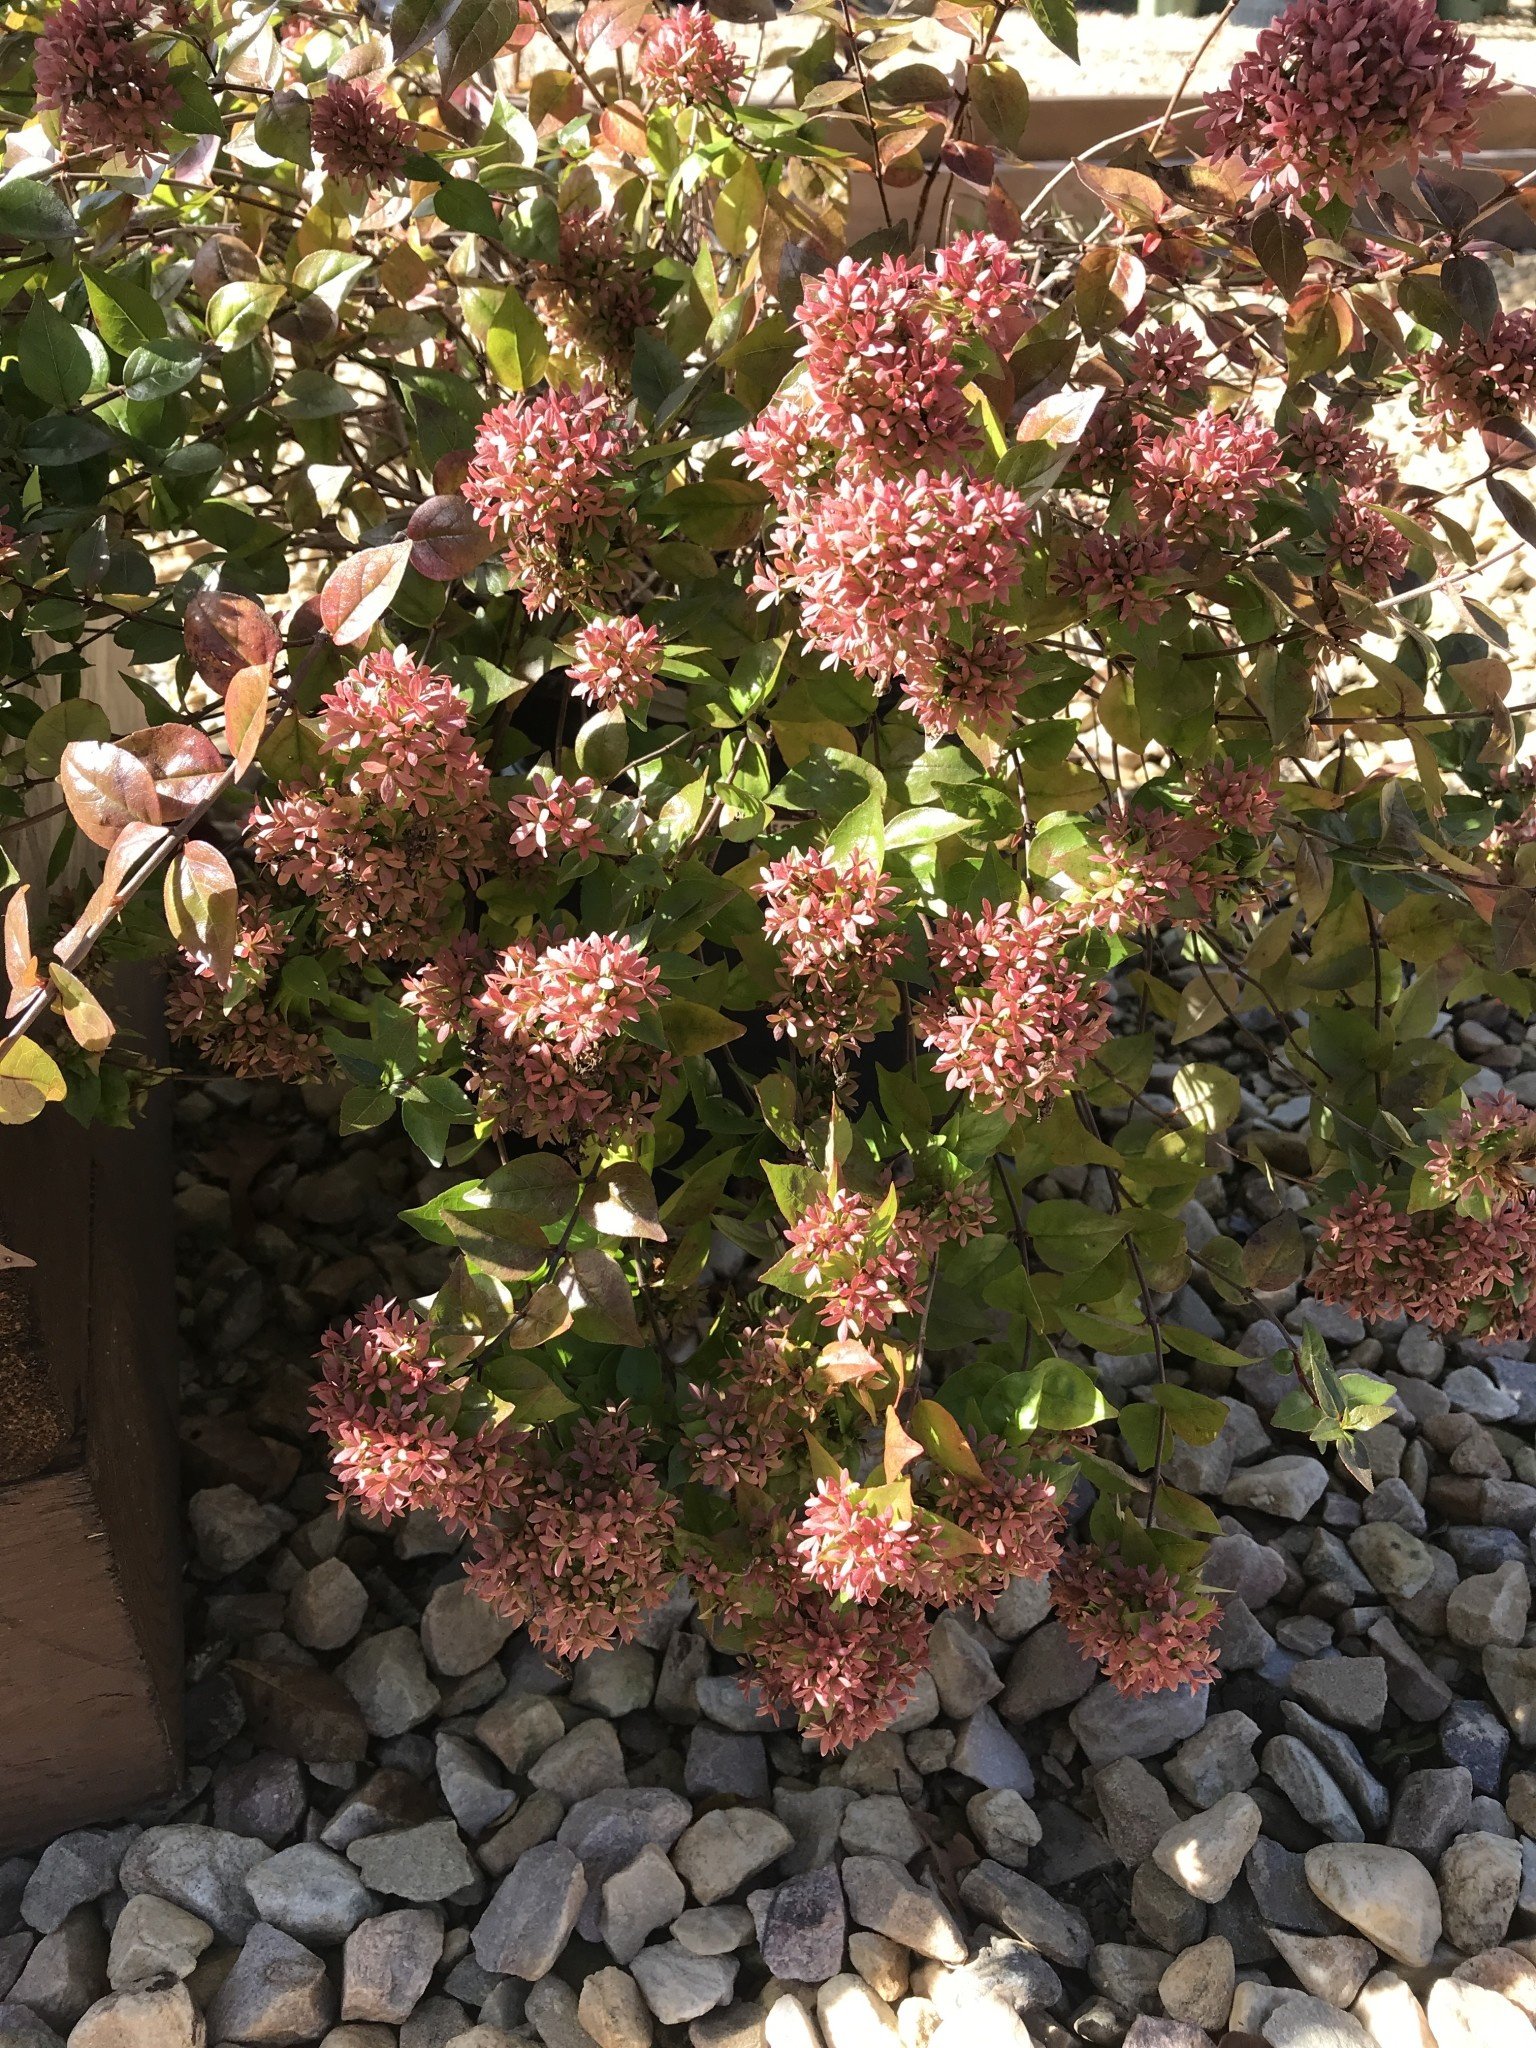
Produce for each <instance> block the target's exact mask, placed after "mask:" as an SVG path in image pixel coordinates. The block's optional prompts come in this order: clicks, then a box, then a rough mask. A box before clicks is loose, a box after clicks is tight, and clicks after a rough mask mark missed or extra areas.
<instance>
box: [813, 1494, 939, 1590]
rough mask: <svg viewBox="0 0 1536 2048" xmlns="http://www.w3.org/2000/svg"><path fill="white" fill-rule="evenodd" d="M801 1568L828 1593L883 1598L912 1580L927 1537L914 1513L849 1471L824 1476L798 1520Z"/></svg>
mask: <svg viewBox="0 0 1536 2048" xmlns="http://www.w3.org/2000/svg"><path fill="white" fill-rule="evenodd" d="M797 1529H798V1540H797V1542H796V1544H795V1550H796V1553H797V1554H798V1556H799V1558H800V1569H801V1570H802V1571H803V1572H804V1573H805V1574H806V1576H807V1577H808V1578H812V1579H814V1580H815V1581H816V1583H817V1585H818V1586H821V1587H823V1588H824V1589H825V1591H827V1592H828V1593H833V1594H837V1595H839V1596H844V1597H846V1598H848V1599H852V1600H862V1601H870V1600H877V1599H878V1598H879V1597H880V1595H881V1593H882V1592H884V1590H885V1588H886V1587H887V1586H900V1585H902V1584H904V1583H905V1582H907V1581H908V1580H909V1579H910V1578H911V1576H912V1574H913V1571H914V1568H915V1567H916V1566H917V1564H918V1562H919V1560H920V1557H921V1554H922V1544H923V1539H922V1536H921V1534H920V1532H919V1530H918V1529H917V1528H916V1526H915V1525H914V1523H913V1519H912V1515H911V1513H910V1512H908V1511H904V1510H902V1509H901V1508H899V1507H897V1506H896V1505H894V1504H893V1503H892V1502H891V1501H889V1500H880V1499H879V1498H878V1497H877V1496H876V1495H875V1494H874V1493H873V1491H872V1490H871V1489H870V1488H867V1487H861V1486H856V1485H854V1484H853V1482H852V1481H851V1480H850V1479H849V1477H848V1474H847V1473H846V1472H840V1473H839V1474H838V1475H837V1476H836V1477H835V1478H832V1479H821V1480H818V1481H817V1483H816V1491H815V1493H813V1494H812V1496H811V1498H810V1499H809V1500H808V1501H807V1502H806V1504H805V1507H804V1509H803V1510H802V1512H801V1516H800V1521H799V1523H798V1524H797Z"/></svg>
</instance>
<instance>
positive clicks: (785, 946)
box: [755, 847, 902, 1056]
mask: <svg viewBox="0 0 1536 2048" xmlns="http://www.w3.org/2000/svg"><path fill="white" fill-rule="evenodd" d="M755 887H756V889H757V893H758V894H759V895H760V896H761V897H762V898H763V902H764V906H765V908H764V916H763V927H764V930H765V931H766V932H767V934H768V937H769V938H770V940H772V942H773V943H774V945H775V946H776V947H777V948H778V950H779V954H780V958H781V966H780V969H779V986H780V989H781V991H782V993H783V996H784V1002H783V1005H782V1007H781V1008H780V1009H778V1010H777V1011H775V1012H774V1013H773V1014H772V1015H771V1016H770V1018H769V1022H770V1024H771V1025H772V1026H773V1031H774V1035H775V1037H778V1038H792V1039H794V1040H795V1041H796V1043H797V1044H800V1045H803V1046H804V1047H806V1049H807V1050H809V1051H811V1052H814V1053H820V1054H823V1055H828V1056H830V1055H832V1054H835V1053H838V1052H841V1051H844V1050H845V1049H846V1048H847V1047H849V1046H851V1045H854V1044H857V1043H858V1042H859V1041H860V1040H862V1039H867V1038H870V1037H872V1036H873V1035H874V1031H875V1027H876V1023H877V1021H878V1014H879V992H880V983H881V980H882V978H883V977H884V976H885V974H886V973H887V972H888V971H889V969H890V967H891V965H892V963H893V962H894V961H895V960H896V958H897V957H898V955H899V954H900V952H901V947H902V939H901V934H900V932H899V931H897V930H896V929H895V928H894V920H893V919H892V917H891V913H890V907H891V905H892V904H893V903H895V902H896V901H897V900H898V898H899V897H900V894H901V891H900V890H899V889H898V888H897V887H896V885H895V884H894V883H893V882H890V881H887V880H886V878H885V877H884V876H883V875H882V874H881V873H880V871H879V869H878V868H877V867H876V866H875V865H874V863H873V861H871V859H870V858H869V856H868V855H867V854H865V853H861V852H858V851H855V852H852V853H849V854H845V855H843V856H841V857H839V856H837V855H834V854H830V853H828V852H826V851H825V850H824V849H822V848H820V847H810V848H808V849H807V850H806V851H804V852H800V853H788V854H785V855H784V857H783V858H782V859H781V860H776V861H771V862H770V863H769V864H768V866H767V867H765V868H764V870H763V872H762V874H761V876H760V877H759V879H758V881H757V883H756V884H755Z"/></svg>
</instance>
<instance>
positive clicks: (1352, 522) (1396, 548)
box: [1327, 497, 1411, 597]
mask: <svg viewBox="0 0 1536 2048" xmlns="http://www.w3.org/2000/svg"><path fill="white" fill-rule="evenodd" d="M1327 549H1328V564H1329V567H1330V569H1332V570H1333V571H1334V572H1335V573H1339V572H1342V573H1343V574H1344V575H1346V576H1347V577H1348V578H1349V580H1350V581H1351V582H1355V583H1358V584H1359V586H1360V588H1361V589H1362V590H1363V591H1365V593H1366V594H1367V596H1369V597H1385V596H1386V595H1387V592H1388V591H1389V590H1390V589H1391V588H1392V585H1393V583H1394V581H1395V580H1396V579H1397V578H1398V577H1399V576H1401V575H1402V574H1403V572H1404V570H1405V569H1406V568H1407V566H1408V556H1409V554H1410V552H1411V550H1410V548H1409V546H1408V542H1407V539H1406V538H1405V537H1404V535H1402V534H1401V533H1399V532H1398V530H1397V528H1396V527H1395V526H1394V525H1393V524H1392V522H1391V520H1390V519H1388V518H1387V516H1386V514H1385V513H1384V512H1379V511H1378V510H1377V509H1376V507H1375V506H1374V505H1365V504H1362V503H1360V502H1359V501H1358V500H1356V499H1354V498H1348V497H1346V498H1343V499H1341V500H1340V503H1339V509H1338V510H1337V511H1336V512H1335V513H1334V515H1333V523H1332V525H1331V526H1330V527H1329V529H1328V534H1327Z"/></svg>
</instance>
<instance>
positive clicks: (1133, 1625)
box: [1051, 1545, 1220, 1699]
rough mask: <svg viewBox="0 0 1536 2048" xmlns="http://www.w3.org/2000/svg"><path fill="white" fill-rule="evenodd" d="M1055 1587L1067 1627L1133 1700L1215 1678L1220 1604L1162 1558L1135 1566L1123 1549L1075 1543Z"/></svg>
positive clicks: (1065, 1555)
mask: <svg viewBox="0 0 1536 2048" xmlns="http://www.w3.org/2000/svg"><path fill="white" fill-rule="evenodd" d="M1051 1591H1052V1595H1053V1597H1054V1599H1055V1603H1056V1614H1057V1618H1058V1619H1059V1621H1060V1622H1061V1625H1062V1627H1063V1628H1064V1629H1065V1630H1066V1632H1067V1634H1068V1635H1069V1636H1070V1637H1071V1639H1072V1641H1073V1642H1074V1643H1075V1644H1076V1645H1077V1647H1078V1648H1079V1649H1080V1650H1081V1651H1082V1652H1083V1653H1084V1655H1085V1656H1089V1657H1092V1658H1094V1659H1095V1660H1096V1661H1097V1662H1098V1663H1099V1664H1101V1665H1102V1666H1103V1668H1104V1675H1105V1677H1106V1678H1108V1680H1109V1681H1110V1683H1111V1684H1112V1685H1113V1686H1114V1687H1115V1688H1116V1689H1117V1690H1118V1691H1119V1692H1121V1693H1123V1694H1124V1695H1125V1697H1126V1698H1127V1699H1140V1698H1142V1697H1143V1696H1144V1695H1146V1694H1147V1693H1153V1692H1170V1691H1172V1690H1174V1689H1175V1688H1176V1687H1178V1686H1181V1685H1190V1686H1203V1685H1209V1684H1210V1683H1211V1681H1212V1680H1213V1679H1214V1678H1215V1676H1216V1649H1215V1645H1214V1643H1213V1642H1212V1636H1213V1634H1214V1632H1215V1628H1216V1624H1217V1622H1218V1621H1219V1619H1220V1614H1219V1611H1218V1609H1217V1607H1216V1603H1215V1602H1214V1601H1213V1600H1211V1599H1210V1598H1209V1597H1208V1596H1206V1595H1204V1594H1202V1593H1200V1592H1198V1591H1193V1590H1191V1588H1190V1587H1189V1586H1187V1585H1186V1584H1185V1583H1184V1582H1183V1581H1182V1580H1180V1579H1179V1578H1176V1577H1175V1576H1174V1574H1173V1573H1172V1572H1170V1571H1168V1570H1167V1569H1166V1568H1165V1567H1163V1566H1162V1565H1156V1566H1152V1565H1144V1564H1137V1565H1133V1564H1130V1563H1128V1562H1127V1560H1126V1559H1125V1558H1124V1557H1122V1556H1121V1555H1120V1554H1119V1553H1118V1552H1117V1551H1114V1550H1100V1549H1096V1548H1093V1547H1091V1546H1088V1545H1074V1546H1073V1547H1072V1548H1070V1549H1068V1550H1066V1551H1065V1552H1064V1553H1063V1555H1062V1558H1061V1561H1060V1563H1059V1564H1058V1565H1057V1567H1056V1572H1055V1577H1054V1579H1053V1581H1052V1586H1051Z"/></svg>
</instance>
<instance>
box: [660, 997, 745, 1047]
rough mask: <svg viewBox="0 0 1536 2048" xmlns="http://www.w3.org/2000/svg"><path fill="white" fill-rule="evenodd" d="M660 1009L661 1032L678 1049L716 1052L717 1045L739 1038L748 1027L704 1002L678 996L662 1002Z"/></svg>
mask: <svg viewBox="0 0 1536 2048" xmlns="http://www.w3.org/2000/svg"><path fill="white" fill-rule="evenodd" d="M660 1011H661V1028H662V1032H663V1034H664V1036H665V1038H666V1041H667V1044H668V1046H669V1047H670V1048H671V1049H672V1051H673V1052H676V1053H683V1054H687V1053H698V1052H713V1051H714V1050H715V1048H716V1046H720V1045H729V1044H731V1042H732V1041H733V1040H734V1039H737V1038H740V1037H741V1036H742V1035H743V1033H744V1032H745V1031H746V1028H747V1027H746V1025H745V1024H736V1023H733V1022H732V1020H731V1019H730V1018H729V1017H723V1016H722V1015H721V1014H720V1012H719V1011H718V1010H712V1009H710V1008H709V1006H708V1005H707V1004H705V1003H690V1002H685V1001H684V1000H683V999H682V998H681V997H677V996H672V997H670V998H669V999H668V1000H667V1001H666V1002H664V1003H662V1004H661V1005H660Z"/></svg>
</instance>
